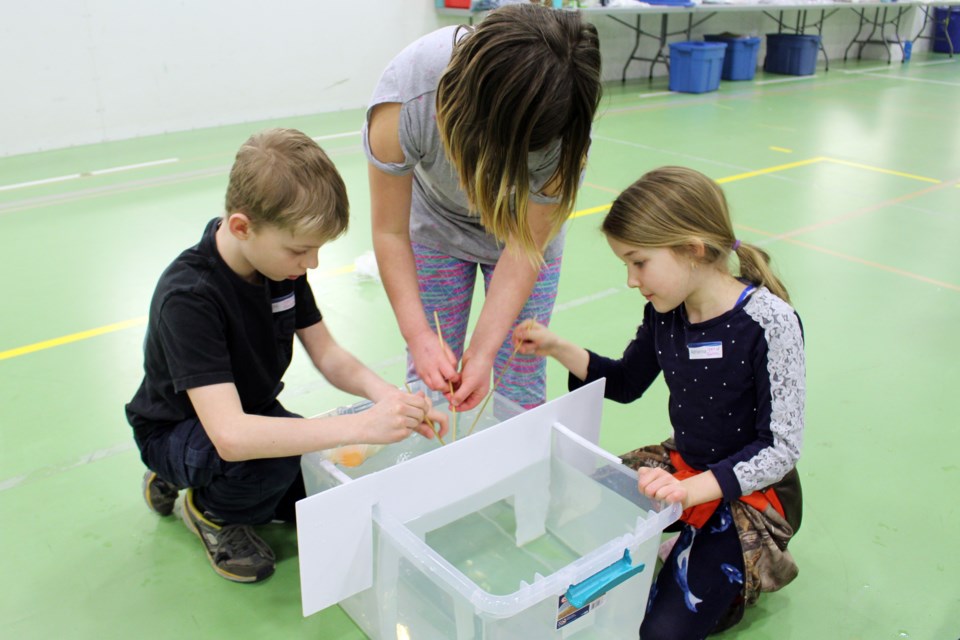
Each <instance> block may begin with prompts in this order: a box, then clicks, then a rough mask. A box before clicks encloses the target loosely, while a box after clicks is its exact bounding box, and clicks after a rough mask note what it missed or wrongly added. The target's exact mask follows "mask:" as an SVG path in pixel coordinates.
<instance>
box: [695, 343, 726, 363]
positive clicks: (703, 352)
mask: <svg viewBox="0 0 960 640" xmlns="http://www.w3.org/2000/svg"><path fill="white" fill-rule="evenodd" d="M687 349H689V350H690V359H691V360H715V359H717V358H722V357H723V343H722V342H695V343H693V344H688V345H687Z"/></svg>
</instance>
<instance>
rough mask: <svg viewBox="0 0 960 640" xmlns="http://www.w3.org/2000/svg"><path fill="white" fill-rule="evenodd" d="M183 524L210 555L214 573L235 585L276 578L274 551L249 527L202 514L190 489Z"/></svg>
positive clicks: (187, 493) (184, 503) (184, 504)
mask: <svg viewBox="0 0 960 640" xmlns="http://www.w3.org/2000/svg"><path fill="white" fill-rule="evenodd" d="M181 511H182V514H181V515H182V516H183V522H184V524H186V525H187V528H188V529H190V531H193V532H194V533H195V534H196V535H197V537H198V538H200V541H201V542H203V548H204V549H205V550H206V552H207V557H208V558H209V559H210V564H211V565H212V566H213V570H214V571H216V572H217V573H219V574H220V575H221V576H223V577H224V578H226V579H227V580H233V581H234V582H259V581H261V580H266V579H267V578H269V577H270V576H272V575H273V571H274V569H275V568H276V565H277V558H276V556H274V554H273V549H271V548H270V546H269V545H268V544H267V543H266V542H264V541H263V540H262V539H261V538H260V536H258V535H257V534H256V533H255V532H254V530H253V527H251V526H250V525H246V524H223V523H222V522H216V521H215V519H214V518H211V517H210V516H209V515H207V514H205V513H203V512H201V511H200V509H198V508H197V505H196V504H195V503H194V501H193V489H187V491H186V493H185V494H184V497H183V504H182V506H181Z"/></svg>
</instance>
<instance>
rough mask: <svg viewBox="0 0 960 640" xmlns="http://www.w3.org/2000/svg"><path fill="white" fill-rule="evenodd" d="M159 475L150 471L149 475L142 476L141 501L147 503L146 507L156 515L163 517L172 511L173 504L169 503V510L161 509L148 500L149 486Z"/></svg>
mask: <svg viewBox="0 0 960 640" xmlns="http://www.w3.org/2000/svg"><path fill="white" fill-rule="evenodd" d="M159 477H160V476H158V475H157V474H156V473H153V472H150V474H149V475H147V476H145V477H144V478H143V482H142V483H141V487H142V488H143V501H144V502H146V503H147V508H148V509H150V511H153V512H154V513H155V514H157V515H158V516H164V517H165V516H169V515H170V514H172V513H173V504H171V505H170V511H161V510H160V509H157V508H156V507H155V506H154V504H153V502H152V501H151V500H150V486H151V485H152V484H153V481H154V480H156V479H157V478H159Z"/></svg>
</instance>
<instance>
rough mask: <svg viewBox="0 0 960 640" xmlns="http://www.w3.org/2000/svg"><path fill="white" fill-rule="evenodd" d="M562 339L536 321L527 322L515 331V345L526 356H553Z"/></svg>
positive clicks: (518, 351)
mask: <svg viewBox="0 0 960 640" xmlns="http://www.w3.org/2000/svg"><path fill="white" fill-rule="evenodd" d="M559 341H560V338H559V337H558V336H557V334H555V333H553V332H552V331H550V330H549V329H547V328H546V327H545V326H543V325H542V324H540V323H539V322H536V321H534V320H527V321H526V322H521V323H520V324H519V325H517V328H516V329H514V330H513V345H514V346H515V347H517V345H519V347H517V353H522V354H524V355H530V354H533V355H537V356H553V355H554V350H555V349H556V347H557V344H558V343H559Z"/></svg>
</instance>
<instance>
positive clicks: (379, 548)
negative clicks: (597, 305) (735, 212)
mask: <svg viewBox="0 0 960 640" xmlns="http://www.w3.org/2000/svg"><path fill="white" fill-rule="evenodd" d="M580 391H583V390H580ZM576 393H580V392H579V391H578V392H576ZM601 394H602V387H601ZM570 396H575V394H568V395H567V396H566V397H565V398H566V400H567V402H569V403H571V404H570V405H569V406H571V407H576V406H577V402H576V400H577V398H576V397H574V398H573V399H571V398H570ZM580 397H581V398H583V397H584V396H580ZM601 397H602V396H601ZM597 406H599V404H598V405H597ZM541 410H542V411H541ZM576 410H577V409H573V411H576ZM598 411H599V410H598ZM569 413H570V412H568V411H564V410H563V409H562V407H561V408H560V409H557V408H556V407H554V409H553V410H551V409H550V405H545V406H544V407H540V408H538V409H533V410H531V411H529V412H525V413H522V414H520V415H518V416H517V417H515V418H513V419H510V420H508V421H506V422H504V423H503V424H501V425H499V426H496V427H495V428H488V429H486V430H484V431H483V432H481V433H475V434H474V435H473V436H471V438H469V439H467V440H466V441H463V442H459V443H457V444H455V445H452V446H450V445H448V446H447V447H443V448H441V449H439V450H437V451H435V452H433V453H432V454H431V455H428V456H422V457H420V458H417V459H414V460H410V461H407V462H405V463H404V464H402V465H396V466H394V467H391V468H387V469H384V470H381V471H379V472H377V473H375V474H372V475H368V476H366V477H363V478H360V479H358V480H353V479H351V478H349V477H346V476H345V475H342V474H341V475H340V476H339V477H338V478H332V479H329V480H327V481H326V484H327V485H337V484H338V483H340V486H333V488H332V489H330V490H328V491H324V492H322V493H319V494H316V495H314V496H312V497H309V498H307V499H306V500H304V501H301V503H298V531H299V532H300V537H301V577H302V579H303V580H306V582H304V583H303V587H304V592H305V594H306V591H307V590H308V589H309V588H310V587H311V586H312V585H311V584H310V583H309V581H311V580H324V581H327V584H326V585H325V586H330V585H336V586H337V587H339V585H340V584H341V582H338V581H343V580H346V579H347V576H348V575H349V574H356V573H363V572H364V571H369V577H368V578H367V582H365V583H364V586H365V587H366V588H362V589H360V588H357V589H355V595H350V596H349V597H346V598H343V599H342V600H339V602H340V604H341V606H342V607H343V609H344V610H345V611H346V612H347V613H348V615H349V616H350V617H351V618H352V619H353V620H354V621H355V622H356V623H357V624H358V626H359V627H360V628H361V629H362V630H363V631H364V633H366V634H367V635H368V636H370V637H371V638H382V639H386V638H391V639H393V638H404V639H406V638H415V639H418V640H420V639H431V638H436V639H443V640H449V639H453V638H455V639H459V640H466V639H473V640H479V639H484V640H492V639H502V640H516V639H518V638H519V639H530V640H534V639H536V640H543V639H554V638H555V639H561V638H562V639H568V638H570V639H576V640H585V639H587V638H591V639H593V638H598V639H609V640H614V639H615V640H621V639H622V638H631V637H636V634H637V631H638V629H639V626H640V623H641V622H642V620H643V614H644V610H645V603H646V600H647V595H648V592H649V588H650V582H651V579H652V577H653V570H654V566H655V562H656V554H657V549H658V547H659V541H660V534H661V532H662V531H663V529H664V528H665V527H666V526H668V525H669V524H670V523H672V522H674V521H675V520H676V519H677V517H678V516H679V514H680V509H679V506H678V505H662V504H660V503H656V502H653V501H650V500H648V499H647V498H645V497H643V496H642V495H640V493H639V492H638V491H637V486H636V475H635V473H634V472H633V471H632V470H631V469H629V468H627V467H625V466H624V465H622V464H621V463H620V462H619V459H617V458H616V457H614V456H612V455H610V454H609V453H607V452H605V451H603V450H602V449H600V448H599V447H597V446H596V445H594V444H592V443H591V442H589V441H588V440H586V439H584V438H583V437H581V436H580V435H578V434H577V433H576V432H574V431H572V430H571V429H570V428H567V427H566V426H564V425H563V424H562V422H561V419H562V416H564V415H565V414H569ZM596 420H597V423H599V415H597V416H596ZM478 428H479V427H478ZM324 462H326V461H324ZM309 464H310V462H309V461H305V465H309ZM306 469H307V466H305V470H306ZM331 469H332V470H333V472H334V473H338V470H337V469H335V468H333V466H332V465H329V464H326V465H321V466H320V467H319V468H318V469H316V471H317V475H323V474H326V473H328V472H330V470H331ZM321 484H323V483H322V482H321ZM317 486H319V485H317ZM411 494H413V495H411ZM305 503H306V504H305ZM357 511H365V512H366V513H367V514H369V519H370V520H372V524H371V525H370V529H371V532H370V533H371V535H370V537H369V540H370V543H369V544H368V543H366V542H362V543H359V544H357V545H355V546H354V548H352V549H344V550H342V552H331V549H329V548H327V547H325V546H322V545H323V544H325V543H323V541H320V542H319V543H316V544H320V545H321V550H320V553H316V552H315V550H316V544H315V546H314V547H313V550H307V551H305V550H304V548H303V541H304V539H305V537H306V536H307V535H309V534H310V533H316V532H317V530H315V529H314V527H328V526H329V527H336V526H337V523H338V522H340V521H339V520H338V518H339V517H340V516H341V515H343V514H346V515H347V517H348V518H352V519H353V520H355V521H359V520H360V518H359V517H358V516H357ZM323 516H326V518H325V517H323ZM327 518H329V521H327V522H323V521H322V520H326V519H327ZM353 524H354V523H350V524H347V526H353ZM356 537H357V536H356V535H352V536H350V537H348V538H347V540H353V539H355V538H356ZM361 537H362V536H361ZM315 542H316V541H315ZM367 553H369V554H370V556H371V558H370V559H369V564H370V566H369V567H368V568H365V567H361V566H360V565H364V564H366V563H367V562H368V559H367V558H366V557H365V554H367ZM343 556H347V557H349V562H347V561H342V562H341V559H342V557H343ZM336 564H340V565H341V567H340V568H339V569H337V568H335V567H333V565H336ZM341 573H342V574H344V575H340V574H341ZM308 574H309V575H308ZM360 582H362V581H360ZM307 600H308V596H307V595H305V596H304V611H305V613H310V612H311V611H313V610H317V609H316V608H317V607H322V606H326V604H317V603H316V601H315V600H312V602H313V604H312V605H310V606H308V604H307ZM336 601H338V600H334V602H336Z"/></svg>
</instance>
